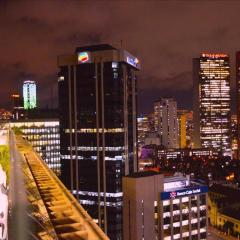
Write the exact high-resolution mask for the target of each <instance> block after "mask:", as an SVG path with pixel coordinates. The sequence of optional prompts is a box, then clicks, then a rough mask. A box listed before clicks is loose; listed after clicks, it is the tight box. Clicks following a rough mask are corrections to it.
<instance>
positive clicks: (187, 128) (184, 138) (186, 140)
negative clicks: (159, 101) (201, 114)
mask: <svg viewBox="0 0 240 240" xmlns="http://www.w3.org/2000/svg"><path fill="white" fill-rule="evenodd" d="M177 115H178V125H179V127H178V129H179V148H186V147H192V145H193V143H192V142H193V139H192V131H193V121H192V120H193V119H192V115H193V114H192V111H188V110H178V111H177Z"/></svg>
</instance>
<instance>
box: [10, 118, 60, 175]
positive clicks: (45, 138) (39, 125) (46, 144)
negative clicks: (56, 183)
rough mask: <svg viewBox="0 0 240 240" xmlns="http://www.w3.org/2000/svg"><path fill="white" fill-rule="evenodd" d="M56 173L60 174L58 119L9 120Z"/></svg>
mask: <svg viewBox="0 0 240 240" xmlns="http://www.w3.org/2000/svg"><path fill="white" fill-rule="evenodd" d="M10 126H11V128H13V129H15V130H16V131H20V132H21V133H22V135H23V137H24V138H25V139H26V140H28V141H29V142H30V143H31V145H32V146H33V148H34V150H35V151H36V152H37V153H38V154H39V155H40V156H41V157H42V159H43V160H44V161H45V162H46V163H47V165H48V166H49V168H50V169H52V170H53V171H54V172H55V174H56V175H58V176H59V175H60V171H61V167H60V135H59V120H58V119H20V120H13V121H11V122H10Z"/></svg>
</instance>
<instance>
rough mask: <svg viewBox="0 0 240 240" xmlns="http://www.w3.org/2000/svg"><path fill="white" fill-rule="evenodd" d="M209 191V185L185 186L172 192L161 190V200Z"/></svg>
mask: <svg viewBox="0 0 240 240" xmlns="http://www.w3.org/2000/svg"><path fill="white" fill-rule="evenodd" d="M207 192H208V187H207V186H201V187H192V188H185V189H181V190H176V191H170V192H161V200H168V199H174V198H179V197H186V196H192V195H197V194H203V193H207Z"/></svg>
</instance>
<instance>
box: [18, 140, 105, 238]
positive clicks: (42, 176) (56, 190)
mask: <svg viewBox="0 0 240 240" xmlns="http://www.w3.org/2000/svg"><path fill="white" fill-rule="evenodd" d="M17 148H18V150H19V151H20V152H21V154H22V155H23V157H24V158H25V160H26V163H27V165H28V168H29V172H30V173H31V176H32V180H34V185H35V186H36V187H37V192H36V190H35V191H34V195H35V198H34V199H35V200H36V201H38V203H39V207H40V208H41V211H43V212H47V214H48V216H46V222H47V226H48V227H47V229H46V227H44V226H42V228H43V229H44V231H45V233H48V234H49V237H51V238H50V239H59V240H63V239H67V240H72V239H73V240H75V239H83V240H109V238H108V237H107V236H106V235H105V233H104V232H103V231H102V230H101V228H100V227H99V226H98V225H97V224H96V223H95V222H94V221H93V219H92V218H91V217H90V216H89V214H88V213H87V212H86V211H85V210H84V208H83V207H82V206H81V205H80V203H79V202H78V201H77V200H76V199H75V198H74V196H73V195H72V194H71V193H70V192H69V190H68V189H67V188H66V187H65V186H64V185H63V184H62V182H61V181H60V180H59V179H58V177H57V176H56V175H55V174H54V173H53V172H52V171H51V170H50V169H49V168H48V166H47V165H46V163H45V162H44V161H43V160H42V159H41V157H40V156H39V155H38V154H37V153H36V152H35V151H34V150H33V149H32V148H31V147H30V145H29V144H28V143H27V142H26V141H24V140H23V139H21V138H18V139H17ZM23 167H24V165H23ZM25 167H26V166H25ZM24 172H25V175H26V174H27V176H28V179H30V180H28V181H29V182H28V183H27V182H26V184H32V183H31V176H30V177H29V173H28V171H27V170H26V169H25V170H24ZM27 189H28V191H29V193H30V194H32V191H33V189H32V188H27ZM32 195H33V194H32ZM39 196H40V198H41V200H39ZM45 210H46V211H45ZM34 220H36V219H34ZM49 220H50V223H49V222H48V221H49ZM42 225H44V224H42ZM42 239H46V238H42Z"/></svg>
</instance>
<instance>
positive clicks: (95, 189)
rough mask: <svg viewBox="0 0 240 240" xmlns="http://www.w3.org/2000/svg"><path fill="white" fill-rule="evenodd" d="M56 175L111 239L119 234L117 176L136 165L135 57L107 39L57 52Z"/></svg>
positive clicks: (120, 206)
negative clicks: (58, 157)
mask: <svg viewBox="0 0 240 240" xmlns="http://www.w3.org/2000/svg"><path fill="white" fill-rule="evenodd" d="M58 66H59V76H58V86H59V110H60V144H61V146H60V152H61V164H62V165H61V167H62V171H61V176H62V180H63V182H64V184H65V185H66V186H67V187H68V188H69V189H71V191H72V192H73V194H74V195H75V196H76V197H79V199H80V200H79V201H80V203H81V204H82V205H83V206H84V208H85V209H86V210H87V211H88V212H89V214H90V215H91V216H92V217H93V218H94V219H95V221H96V222H98V224H99V225H100V226H101V227H102V228H103V230H104V231H105V232H106V233H107V235H108V236H109V237H110V239H111V240H114V239H116V240H121V239H122V201H123V198H122V197H123V193H122V176H124V175H128V174H129V173H132V172H134V171H137V169H138V166H137V151H136V150H137V149H136V144H137V124H136V123H137V117H136V114H137V113H136V81H137V76H136V75H137V71H138V70H139V69H140V65H139V61H138V59H137V58H136V57H134V56H132V55H131V54H130V53H128V52H127V51H125V50H122V49H120V50H119V49H116V48H114V47H112V46H110V45H107V44H103V45H96V46H87V47H80V48H77V49H76V51H75V53H73V54H71V55H69V56H60V57H59V58H58Z"/></svg>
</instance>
